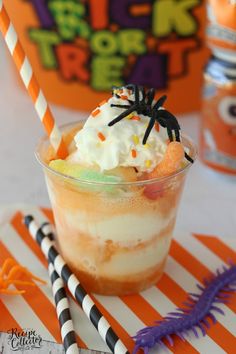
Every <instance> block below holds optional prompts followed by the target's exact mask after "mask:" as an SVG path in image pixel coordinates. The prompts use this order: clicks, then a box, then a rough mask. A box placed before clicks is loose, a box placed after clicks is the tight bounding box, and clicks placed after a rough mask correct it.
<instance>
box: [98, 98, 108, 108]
mask: <svg viewBox="0 0 236 354" xmlns="http://www.w3.org/2000/svg"><path fill="white" fill-rule="evenodd" d="M105 103H107V100H103V101H102V102H100V103H99V107H101V106H103V105H104V104H105Z"/></svg>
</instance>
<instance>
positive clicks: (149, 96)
mask: <svg viewBox="0 0 236 354" xmlns="http://www.w3.org/2000/svg"><path fill="white" fill-rule="evenodd" d="M154 96H155V90H154V88H151V89H150V90H148V92H147V105H151V104H152V101H153V100H154Z"/></svg>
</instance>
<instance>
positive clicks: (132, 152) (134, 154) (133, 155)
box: [131, 149, 137, 159]
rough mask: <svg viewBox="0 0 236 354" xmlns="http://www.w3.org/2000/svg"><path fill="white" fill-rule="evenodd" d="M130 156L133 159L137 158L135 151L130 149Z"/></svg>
mask: <svg viewBox="0 0 236 354" xmlns="http://www.w3.org/2000/svg"><path fill="white" fill-rule="evenodd" d="M131 154H132V157H133V158H134V159H135V157H137V151H136V150H134V149H132V150H131Z"/></svg>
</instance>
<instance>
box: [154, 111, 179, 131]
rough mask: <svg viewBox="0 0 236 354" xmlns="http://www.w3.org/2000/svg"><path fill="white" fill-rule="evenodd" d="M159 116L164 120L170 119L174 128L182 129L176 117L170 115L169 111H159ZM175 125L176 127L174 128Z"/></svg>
mask: <svg viewBox="0 0 236 354" xmlns="http://www.w3.org/2000/svg"><path fill="white" fill-rule="evenodd" d="M158 115H159V116H160V117H162V118H165V119H166V120H167V119H168V120H169V121H171V123H172V124H171V125H172V126H173V129H174V128H177V129H180V126H179V123H178V121H177V119H176V117H175V116H174V115H173V114H172V113H170V112H169V111H167V110H166V109H158ZM174 125H175V126H174Z"/></svg>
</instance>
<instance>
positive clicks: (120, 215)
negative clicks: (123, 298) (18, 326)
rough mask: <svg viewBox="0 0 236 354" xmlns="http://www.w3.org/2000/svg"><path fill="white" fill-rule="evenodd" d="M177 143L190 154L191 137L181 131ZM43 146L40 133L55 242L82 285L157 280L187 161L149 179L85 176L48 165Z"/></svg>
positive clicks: (130, 286) (116, 291)
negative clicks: (90, 179) (171, 171)
mask: <svg viewBox="0 0 236 354" xmlns="http://www.w3.org/2000/svg"><path fill="white" fill-rule="evenodd" d="M75 129H76V128H75V127H74V125H66V126H64V127H62V131H63V132H64V133H65V134H67V133H66V132H71V131H72V132H74V131H75ZM65 136H67V135H65ZM68 136H71V133H70V134H69V135H68ZM68 136H67V138H68ZM67 138H66V141H67ZM183 143H184V145H185V146H186V147H187V148H188V149H189V154H190V156H191V157H192V158H193V159H195V156H196V149H195V146H194V145H193V143H192V142H191V140H190V139H188V138H186V137H183ZM49 151H50V148H49V141H48V138H47V137H44V138H43V139H42V140H41V141H40V143H39V145H38V147H37V151H36V157H37V159H38V161H39V162H40V164H41V166H42V167H43V170H44V173H45V178H46V184H47V188H48V193H49V198H50V201H51V205H52V210H53V214H54V218H55V224H56V231H57V241H58V245H59V248H60V252H61V253H62V256H63V258H64V259H65V261H66V262H67V264H68V265H69V266H70V267H71V269H72V271H73V272H74V273H75V275H76V276H77V277H78V278H79V280H80V281H81V283H82V284H83V286H84V287H85V288H86V290H87V291H91V292H95V293H99V294H103V295H124V294H130V293H137V292H140V291H142V290H144V289H146V288H148V287H150V286H151V285H153V284H155V283H157V281H158V280H159V279H160V277H161V275H162V273H163V269H164V266H165V262H166V259H167V255H168V252H169V247H170V242H171V236H172V232H173V228H174V225H175V220H176V213H177V210H178V205H179V201H180V197H181V193H182V190H183V186H184V181H185V177H186V174H187V171H188V170H189V167H190V166H191V164H190V163H189V164H187V165H186V166H185V167H183V168H182V169H180V170H179V171H178V172H176V173H174V174H172V175H170V176H168V177H163V178H158V179H153V180H145V181H137V182H123V183H114V182H113V183H104V182H88V181H84V180H80V179H77V178H73V177H70V176H66V175H63V174H61V173H59V172H56V171H54V170H52V169H51V168H50V167H49V166H48V161H49V159H50V156H49V155H50V153H49Z"/></svg>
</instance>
